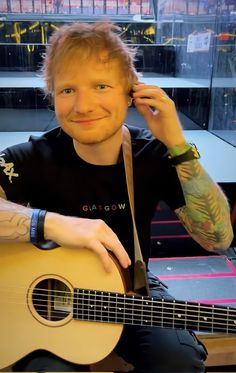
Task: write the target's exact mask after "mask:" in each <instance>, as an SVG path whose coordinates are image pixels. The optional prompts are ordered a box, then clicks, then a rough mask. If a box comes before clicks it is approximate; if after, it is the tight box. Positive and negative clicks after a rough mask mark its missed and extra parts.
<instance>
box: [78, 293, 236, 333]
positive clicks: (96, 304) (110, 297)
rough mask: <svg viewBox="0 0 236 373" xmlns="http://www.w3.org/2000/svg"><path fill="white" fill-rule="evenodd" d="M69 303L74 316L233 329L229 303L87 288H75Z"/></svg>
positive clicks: (234, 312)
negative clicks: (152, 296) (210, 302)
mask: <svg viewBox="0 0 236 373" xmlns="http://www.w3.org/2000/svg"><path fill="white" fill-rule="evenodd" d="M73 303H74V304H73V318H74V319H77V320H87V321H96V322H105V323H120V324H129V325H146V326H153V327H161V328H174V329H186V330H195V331H200V332H206V331H207V332H211V333H216V332H217V333H226V334H229V333H236V308H233V307H224V306H215V305H207V304H201V303H195V302H187V301H177V300H165V299H160V300H158V299H153V298H150V297H142V296H139V295H127V294H120V293H113V292H103V291H96V290H87V289H75V290H74V302H73Z"/></svg>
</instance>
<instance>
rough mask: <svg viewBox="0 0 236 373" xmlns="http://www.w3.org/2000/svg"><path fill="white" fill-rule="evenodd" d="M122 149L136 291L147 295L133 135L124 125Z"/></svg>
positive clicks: (148, 293)
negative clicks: (136, 206) (136, 203)
mask: <svg viewBox="0 0 236 373" xmlns="http://www.w3.org/2000/svg"><path fill="white" fill-rule="evenodd" d="M122 131H123V132H122V136H123V139H122V151H123V159H124V166H125V177H126V184H127V190H128V196H129V204H130V210H131V216H132V222H133V232H134V257H135V264H134V291H135V292H138V293H143V291H145V292H146V293H147V295H150V291H149V286H148V280H147V270H146V264H145V262H144V261H143V256H142V252H141V248H140V244H139V239H138V233H137V228H136V224H135V214H134V184H133V157H132V144H131V136H130V132H129V130H128V128H127V127H126V126H123V128H122Z"/></svg>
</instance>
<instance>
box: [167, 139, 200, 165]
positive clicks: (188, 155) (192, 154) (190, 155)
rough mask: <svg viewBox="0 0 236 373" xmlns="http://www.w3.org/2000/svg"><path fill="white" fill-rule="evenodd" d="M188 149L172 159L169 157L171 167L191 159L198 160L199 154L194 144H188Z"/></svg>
mask: <svg viewBox="0 0 236 373" xmlns="http://www.w3.org/2000/svg"><path fill="white" fill-rule="evenodd" d="M189 145H190V148H189V149H188V150H187V151H186V152H185V153H183V154H180V155H176V156H174V157H171V156H169V158H170V161H171V163H172V165H173V166H177V165H178V164H180V163H183V162H186V161H191V160H192V159H199V158H200V154H199V151H198V149H197V147H196V145H195V144H189Z"/></svg>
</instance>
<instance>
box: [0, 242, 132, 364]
mask: <svg viewBox="0 0 236 373" xmlns="http://www.w3.org/2000/svg"><path fill="white" fill-rule="evenodd" d="M111 259H112V271H111V273H106V272H105V271H104V269H103V267H102V264H101V262H100V260H99V258H98V257H97V256H96V255H95V254H94V253H93V252H91V251H90V250H87V249H70V248H62V247H60V248H57V249H54V250H49V251H44V250H40V249H38V248H36V247H34V246H33V245H31V244H4V245H1V246H0V266H1V268H0V310H1V311H0V315H1V317H0V334H1V343H0V369H2V368H5V367H6V366H8V365H11V364H13V363H14V362H16V361H18V360H19V359H20V358H22V357H23V356H25V355H27V354H28V353H30V352H32V351H34V350H37V349H45V350H48V351H50V352H52V353H54V354H55V355H58V356H60V357H61V358H63V359H66V360H68V361H70V362H74V363H78V364H91V363H94V362H97V361H99V360H101V359H103V358H104V357H106V356H107V355H108V354H109V353H110V352H111V351H112V350H113V349H114V347H115V346H116V344H117V342H118V340H119V338H120V336H121V333H122V330H123V325H122V324H108V323H103V322H100V323H99V322H93V321H84V320H83V321H80V320H74V319H73V318H72V303H71V299H72V298H73V296H71V295H73V288H82V289H95V290H104V291H112V292H119V293H123V294H124V293H125V291H126V289H125V282H124V278H123V276H122V273H121V272H120V269H119V266H118V265H117V264H116V262H115V260H114V259H113V258H112V257H111ZM55 284H56V287H58V288H59V289H61V288H63V289H64V288H65V289H66V296H64V297H61V299H59V300H58V301H57V302H56V303H57V307H56V308H57V310H56V312H55V310H54V309H53V307H54V306H52V303H53V301H54V304H55V299H53V293H52V295H51V287H52V286H55ZM44 288H46V289H47V295H46V296H45V293H43V290H42V289H44ZM59 293H60V292H59ZM62 300H63V301H62Z"/></svg>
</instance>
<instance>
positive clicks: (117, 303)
mask: <svg viewBox="0 0 236 373" xmlns="http://www.w3.org/2000/svg"><path fill="white" fill-rule="evenodd" d="M43 290H45V289H43ZM60 293H61V291H60ZM92 295H95V294H92ZM90 296H91V294H90ZM103 296H104V294H103ZM118 296H119V297H121V296H122V295H120V294H119V295H118ZM123 297H124V295H123ZM107 298H111V296H107ZM88 299H89V298H88ZM115 299H116V302H115V303H114V302H113V303H114V304H115V305H116V307H117V305H118V306H119V303H120V304H121V307H120V309H121V310H122V305H123V306H124V302H117V298H115ZM118 299H119V300H122V299H120V298H118ZM125 299H126V300H127V299H129V300H133V297H127V298H125ZM134 300H135V301H136V300H139V301H141V302H144V301H145V302H146V303H147V300H146V299H145V298H142V297H141V298H140V299H139V298H136V297H135V298H134ZM153 300H154V302H155V303H154V304H153V303H152V300H150V299H149V303H150V302H151V304H148V306H149V308H150V307H151V308H152V309H151V310H148V309H146V308H147V304H143V303H141V304H140V305H139V307H143V306H144V307H146V308H145V309H144V312H149V311H150V312H152V311H153V309H154V311H155V313H156V314H155V315H154V318H155V317H157V314H158V313H159V314H161V315H162V313H163V309H162V310H161V311H160V310H159V308H158V306H156V305H155V304H156V302H157V301H158V303H160V304H161V305H163V304H164V306H165V307H164V312H165V314H167V312H168V311H169V310H170V312H169V313H170V315H171V316H172V315H173V312H171V311H172V310H173V304H174V305H175V309H174V312H175V313H176V314H177V315H178V312H179V314H181V312H183V311H184V313H186V309H183V307H184V308H185V307H186V305H187V306H190V307H197V308H198V310H196V311H195V310H194V309H191V312H193V313H194V312H195V313H197V314H198V316H199V306H200V307H203V308H204V309H205V311H204V315H203V316H202V317H203V318H204V317H206V318H207V315H210V316H212V312H206V310H207V311H210V310H209V305H208V306H202V305H199V304H198V303H196V304H190V305H189V303H188V302H185V303H181V304H178V303H175V302H171V303H170V302H167V301H166V300H164V302H163V301H159V300H157V299H153ZM166 305H171V307H170V308H168V307H166ZM34 306H35V307H37V306H39V307H44V305H42V302H41V299H40V303H39V304H35V303H34ZM88 306H89V305H87V307H88ZM134 306H135V305H134ZM176 306H177V307H176ZM179 306H181V307H182V308H178V307H179ZM46 307H47V308H48V303H47V304H46ZM99 307H101V308H102V309H100V310H96V312H99V313H100V312H107V311H109V307H110V308H112V302H110V303H109V305H108V306H107V308H106V306H99ZM93 308H96V305H95V306H93ZM155 308H156V309H155ZM216 310H217V311H218V310H220V311H222V308H220V307H214V308H212V311H214V318H215V320H214V325H217V324H219V321H220V320H223V323H224V324H225V318H219V317H218V318H217V317H216V316H218V315H220V316H221V314H217V312H215V311H216ZM223 310H227V311H235V312H236V310H234V309H232V308H229V307H225V308H223ZM128 311H133V307H132V308H127V306H126V309H125V312H124V313H125V315H126V317H127V314H128V315H129V312H128ZM136 311H137V310H136ZM138 311H139V313H138V314H134V313H133V312H131V316H132V318H133V317H136V316H137V317H140V311H141V314H142V310H140V309H138ZM187 311H188V310H187ZM54 312H57V313H58V314H60V313H61V314H63V315H64V314H65V311H60V310H56V311H54ZM88 312H94V311H91V305H90V307H89V308H88ZM109 312H110V314H111V311H109ZM117 312H118V311H115V312H114V311H113V313H115V314H116V313H117ZM148 316H149V315H146V317H148ZM182 316H185V317H186V315H182ZM191 316H192V315H191ZM144 317H145V315H144ZM228 317H230V318H229V319H228V323H229V322H232V321H233V320H231V315H228ZM58 318H60V317H59V316H58ZM165 318H166V319H167V318H168V317H167V316H166V315H165ZM178 319H179V316H178V318H177V320H178ZM171 320H172V318H171ZM127 321H128V320H127ZM179 321H181V320H179ZM188 321H189V322H191V321H192V322H194V323H196V319H193V320H191V319H188ZM216 321H217V323H216ZM200 322H203V321H201V320H200ZM233 322H234V323H235V321H233ZM204 323H209V324H212V322H211V321H208V320H204Z"/></svg>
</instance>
